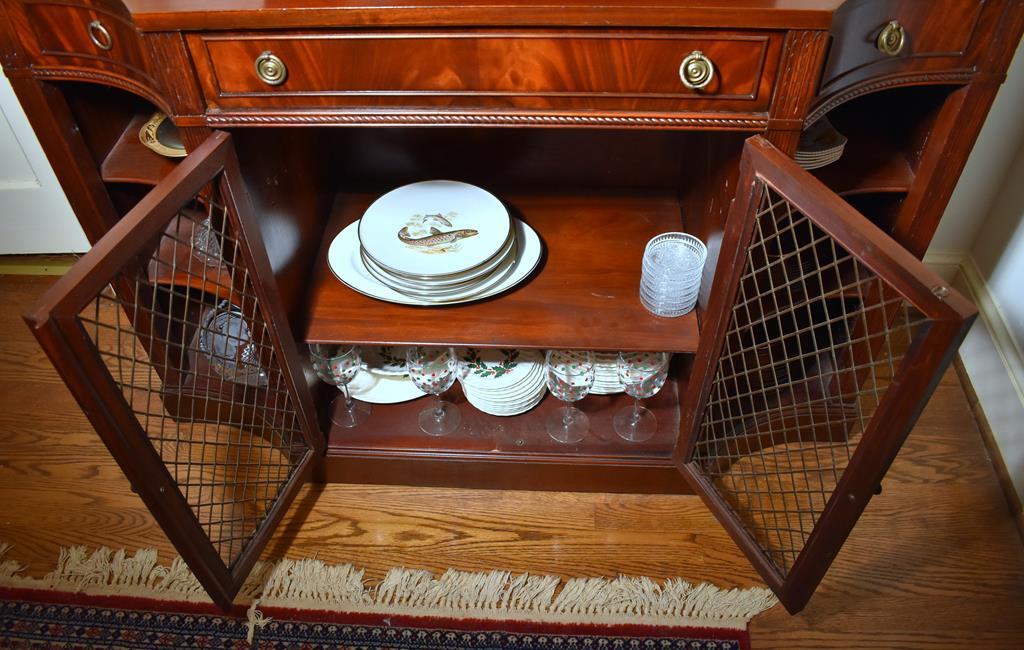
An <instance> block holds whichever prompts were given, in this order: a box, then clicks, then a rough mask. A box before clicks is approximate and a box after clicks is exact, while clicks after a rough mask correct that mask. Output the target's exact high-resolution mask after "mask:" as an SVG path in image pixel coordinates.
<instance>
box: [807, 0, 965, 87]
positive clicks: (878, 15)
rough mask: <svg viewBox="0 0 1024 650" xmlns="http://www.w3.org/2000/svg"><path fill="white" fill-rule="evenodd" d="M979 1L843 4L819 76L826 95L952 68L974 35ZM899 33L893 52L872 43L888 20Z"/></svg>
mask: <svg viewBox="0 0 1024 650" xmlns="http://www.w3.org/2000/svg"><path fill="white" fill-rule="evenodd" d="M984 4H985V0H862V1H861V2H851V3H848V4H847V5H845V6H844V7H843V8H842V9H840V11H839V12H838V13H837V15H836V21H835V23H834V25H833V28H832V37H833V44H832V49H831V52H830V53H829V58H828V62H827V63H826V65H825V73H824V75H823V76H822V89H823V91H825V92H828V91H829V90H830V89H832V88H835V87H837V86H846V85H849V84H852V83H856V82H858V81H862V80H864V79H866V78H869V77H876V76H882V75H887V74H896V73H900V72H911V71H938V70H943V69H955V68H957V67H959V66H961V65H962V57H963V56H964V54H965V53H966V51H967V49H968V46H969V45H970V43H971V40H972V38H973V36H974V33H975V30H976V28H977V26H978V21H979V18H980V17H981V10H982V8H983V6H984ZM892 21H896V22H898V23H899V25H900V26H901V27H902V30H903V45H902V48H901V49H900V51H899V53H897V54H887V53H885V52H883V51H882V50H881V49H880V47H879V45H878V38H879V34H880V33H882V31H883V30H884V29H886V27H887V25H889V23H890V22H892Z"/></svg>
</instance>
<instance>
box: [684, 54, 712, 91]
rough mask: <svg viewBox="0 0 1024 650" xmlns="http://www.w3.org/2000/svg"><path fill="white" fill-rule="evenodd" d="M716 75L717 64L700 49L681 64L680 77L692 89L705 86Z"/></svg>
mask: <svg viewBox="0 0 1024 650" xmlns="http://www.w3.org/2000/svg"><path fill="white" fill-rule="evenodd" d="M714 76H715V64H713V63H712V62H711V59H709V58H708V57H706V56H704V53H703V52H701V51H700V50H694V51H693V52H690V54H689V55H687V57H686V58H685V59H683V62H682V63H681V64H680V65H679V78H680V79H681V80H682V82H683V85H684V86H686V87H687V88H690V89H692V90H700V89H701V88H705V87H706V86H707V85H708V84H709V83H711V79H713V78H714Z"/></svg>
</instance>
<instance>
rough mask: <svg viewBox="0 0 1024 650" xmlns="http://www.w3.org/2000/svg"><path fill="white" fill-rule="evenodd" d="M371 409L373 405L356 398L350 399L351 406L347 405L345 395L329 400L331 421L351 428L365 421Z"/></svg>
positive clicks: (336, 424)
mask: <svg viewBox="0 0 1024 650" xmlns="http://www.w3.org/2000/svg"><path fill="white" fill-rule="evenodd" d="M371 411H373V407H371V406H370V405H369V404H367V403H366V402H360V401H358V400H352V406H351V407H349V406H347V405H346V404H345V396H344V395H338V396H337V397H335V398H334V401H332V402H331V422H333V423H334V424H335V426H339V427H344V428H346V429H351V428H352V427H356V426H359V425H360V424H362V423H363V422H365V421H366V418H368V417H370V412H371Z"/></svg>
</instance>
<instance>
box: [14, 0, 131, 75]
mask: <svg viewBox="0 0 1024 650" xmlns="http://www.w3.org/2000/svg"><path fill="white" fill-rule="evenodd" d="M25 16H26V18H27V22H28V25H29V26H30V28H31V35H32V36H33V37H34V46H35V47H36V48H38V49H37V50H36V51H35V52H33V53H32V56H33V58H34V59H35V62H36V63H37V64H41V65H44V66H58V67H96V68H101V69H105V70H111V71H115V72H121V73H135V74H145V72H144V70H145V59H144V57H143V54H142V46H141V41H140V38H139V35H138V33H137V32H136V31H135V28H134V27H133V26H132V25H131V24H130V23H129V22H128V21H127V20H126V19H125V18H124V17H122V16H118V15H116V14H113V13H111V12H109V11H105V10H104V9H101V8H98V7H86V6H74V5H64V4H49V3H26V4H25ZM93 39H96V40H95V42H94V40H93Z"/></svg>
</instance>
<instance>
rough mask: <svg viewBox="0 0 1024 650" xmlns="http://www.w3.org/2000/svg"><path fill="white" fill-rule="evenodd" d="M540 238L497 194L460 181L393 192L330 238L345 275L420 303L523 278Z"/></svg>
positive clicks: (394, 298) (335, 266)
mask: <svg viewBox="0 0 1024 650" xmlns="http://www.w3.org/2000/svg"><path fill="white" fill-rule="evenodd" d="M540 257H541V244H540V238H539V237H537V234H536V233H535V232H533V230H532V229H531V228H530V227H529V226H527V225H526V224H524V223H522V222H521V221H519V220H518V219H513V218H512V217H510V216H509V213H508V210H506V209H505V206H504V205H502V203H501V201H499V200H498V199H497V198H496V197H494V195H492V194H490V193H489V192H486V191H485V190H482V189H480V188H479V187H476V186H474V185H468V184H466V183H459V182H456V181H424V182H422V183H413V184H412V185H406V186H404V187H400V188H398V189H396V190H392V191H391V192H388V193H387V194H385V195H384V196H382V197H380V198H379V199H377V200H376V201H374V203H373V205H371V206H370V207H369V208H368V209H367V210H366V212H365V213H364V214H363V216H362V218H361V219H360V220H359V221H358V222H357V223H355V224H352V225H350V226H349V227H348V228H346V229H345V230H343V231H342V232H341V234H339V235H338V237H337V238H336V239H335V241H334V242H333V243H332V244H331V247H330V250H329V252H328V261H329V264H330V266H331V269H332V270H333V271H334V272H335V274H336V275H337V276H338V277H339V278H341V280H342V281H343V282H345V283H346V284H348V285H349V286H351V287H352V288H353V289H355V290H356V291H359V292H361V293H365V294H367V295H370V296H372V297H374V298H379V299H382V300H388V301H391V302H399V303H403V304H414V305H436V304H450V303H457V302H466V301H469V300H477V299H480V298H485V297H488V296H492V295H494V294H495V293H498V292H501V291H504V290H505V289H508V288H510V287H511V286H513V285H515V284H516V283H518V282H521V281H522V280H524V279H525V278H526V277H527V276H528V275H529V274H530V272H531V271H533V269H534V267H535V266H536V264H537V262H538V261H539V260H540Z"/></svg>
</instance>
